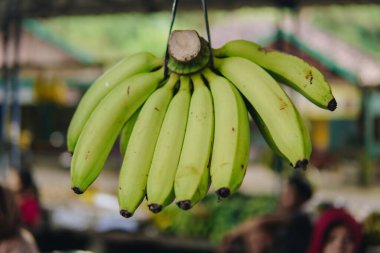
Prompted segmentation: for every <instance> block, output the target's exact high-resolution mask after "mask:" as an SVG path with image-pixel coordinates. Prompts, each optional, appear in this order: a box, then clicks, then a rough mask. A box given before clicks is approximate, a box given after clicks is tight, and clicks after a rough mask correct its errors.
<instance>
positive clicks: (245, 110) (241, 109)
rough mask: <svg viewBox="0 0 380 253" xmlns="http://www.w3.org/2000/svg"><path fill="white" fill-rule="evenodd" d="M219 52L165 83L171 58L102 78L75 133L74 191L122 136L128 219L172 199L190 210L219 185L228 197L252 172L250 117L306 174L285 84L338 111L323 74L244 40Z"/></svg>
mask: <svg viewBox="0 0 380 253" xmlns="http://www.w3.org/2000/svg"><path fill="white" fill-rule="evenodd" d="M213 55H214V58H213V63H214V64H213V68H210V67H208V66H206V67H205V68H203V69H202V70H201V71H199V72H198V73H194V74H189V75H178V74H176V73H174V72H170V73H169V77H168V78H165V77H164V76H165V75H164V67H163V65H164V63H163V60H162V59H159V58H157V57H155V56H153V55H152V54H150V53H146V52H143V53H138V54H135V55H132V56H129V57H127V58H126V59H123V60H122V61H120V62H119V63H117V64H116V65H115V66H113V67H112V68H110V69H109V70H108V71H107V72H105V73H104V74H103V75H102V76H101V77H99V78H98V79H97V80H96V81H95V83H94V84H93V85H92V86H91V87H90V88H89V89H88V91H87V92H86V93H85V95H84V96H83V98H82V99H81V101H80V103H79V105H78V107H77V110H76V112H75V114H74V116H73V118H72V121H71V123H70V126H69V129H68V136H67V138H68V143H67V146H68V150H69V151H71V152H73V157H72V164H71V179H72V189H73V190H74V192H75V193H78V194H80V193H83V192H84V191H85V190H86V189H87V188H88V187H89V186H90V185H91V184H92V183H93V181H94V180H95V179H96V178H97V177H98V175H99V174H100V172H101V170H102V168H103V167H104V164H105V161H106V159H107V157H108V155H109V153H110V151H111V149H112V147H113V145H114V143H115V142H116V140H117V138H118V137H119V136H120V151H121V154H122V156H123V163H122V167H121V170H120V176H119V186H118V199H119V206H120V214H121V215H122V216H124V217H127V218H128V217H131V216H132V215H133V214H134V212H135V211H136V209H137V208H138V206H139V205H140V204H141V202H142V201H143V199H144V198H145V197H146V198H147V201H148V205H149V209H150V210H151V211H152V212H154V213H158V212H160V211H161V210H162V209H163V208H164V207H166V206H168V205H169V204H170V203H172V202H173V201H175V202H176V203H177V205H178V207H180V208H181V209H184V210H188V209H190V208H191V207H193V206H194V205H195V204H196V203H197V202H199V201H200V200H202V199H203V198H204V197H205V196H206V195H207V193H208V191H209V188H210V185H212V187H213V188H214V189H215V191H216V193H217V195H218V197H219V198H227V197H228V196H229V195H231V194H232V193H234V192H235V191H237V190H238V189H239V187H240V185H241V183H242V181H243V179H244V175H245V172H246V169H247V166H248V161H249V148H250V128H249V117H248V115H249V114H250V115H251V116H252V118H253V119H254V121H255V122H256V124H257V126H258V127H259V129H260V131H261V133H262V135H263V136H264V138H265V140H266V141H267V143H268V144H269V146H270V147H271V149H273V150H274V151H275V152H276V153H278V154H279V155H281V156H282V157H283V158H284V159H286V160H287V161H288V162H289V163H290V164H291V165H292V166H293V167H295V168H303V169H305V168H306V166H307V164H308V160H309V158H310V155H311V141H310V136H309V131H308V129H307V128H306V126H305V124H304V122H303V119H302V118H301V116H300V114H299V112H298V111H297V109H296V107H295V106H294V104H293V102H292V101H291V99H290V98H289V96H288V95H287V94H286V93H285V91H284V90H283V88H282V87H281V85H279V83H278V82H281V83H284V84H286V85H289V86H290V87H292V88H294V89H295V90H296V91H298V92H299V93H301V94H302V95H303V96H305V97H306V98H307V99H309V100H310V101H311V102H313V103H314V104H316V105H317V106H319V107H321V108H323V109H328V110H331V111H333V110H335V109H336V106H337V103H336V101H335V99H334V97H333V95H332V93H331V88H330V85H329V84H328V83H327V82H326V80H325V78H324V77H323V75H322V74H321V72H320V71H318V70H317V69H316V68H314V67H312V66H310V65H308V64H307V63H306V62H304V61H303V60H301V59H299V58H297V57H295V56H292V55H288V54H285V53H281V52H277V51H267V50H265V49H263V48H261V47H260V46H259V45H257V44H255V43H253V42H249V41H244V40H236V41H230V42H228V43H227V44H225V45H224V46H223V47H221V48H219V49H214V50H213Z"/></svg>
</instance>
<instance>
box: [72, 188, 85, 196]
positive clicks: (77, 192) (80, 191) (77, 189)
mask: <svg viewBox="0 0 380 253" xmlns="http://www.w3.org/2000/svg"><path fill="white" fill-rule="evenodd" d="M71 189H72V190H73V192H75V193H76V194H78V195H79V194H83V192H84V191H82V190H81V189H80V188H79V187H73V188H71Z"/></svg>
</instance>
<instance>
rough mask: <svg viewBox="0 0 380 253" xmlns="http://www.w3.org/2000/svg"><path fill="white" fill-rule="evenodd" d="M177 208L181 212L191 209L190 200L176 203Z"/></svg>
mask: <svg viewBox="0 0 380 253" xmlns="http://www.w3.org/2000/svg"><path fill="white" fill-rule="evenodd" d="M177 206H178V207H179V208H181V209H182V210H189V209H190V208H191V200H182V201H178V202H177Z"/></svg>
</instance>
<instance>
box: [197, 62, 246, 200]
mask: <svg viewBox="0 0 380 253" xmlns="http://www.w3.org/2000/svg"><path fill="white" fill-rule="evenodd" d="M203 74H204V75H205V77H206V79H207V80H208V83H209V86H210V88H211V94H212V98H213V101H214V113H215V132H214V144H213V150H212V156H211V157H212V159H211V170H210V173H211V184H212V185H213V186H214V188H215V189H216V192H217V194H218V196H219V197H220V198H226V197H228V196H229V195H230V194H231V193H233V192H235V191H236V190H237V189H238V188H239V186H240V185H241V183H242V182H243V179H244V175H245V172H246V169H247V166H248V160H249V147H250V146H249V144H250V128H249V119H248V111H247V108H246V106H245V104H244V101H243V98H242V97H241V95H240V93H239V92H238V91H237V90H236V88H235V87H234V86H233V85H232V84H231V83H230V82H229V81H228V80H227V79H226V78H224V77H222V76H218V75H216V74H214V73H213V72H212V71H211V70H209V69H207V70H205V71H204V72H203Z"/></svg>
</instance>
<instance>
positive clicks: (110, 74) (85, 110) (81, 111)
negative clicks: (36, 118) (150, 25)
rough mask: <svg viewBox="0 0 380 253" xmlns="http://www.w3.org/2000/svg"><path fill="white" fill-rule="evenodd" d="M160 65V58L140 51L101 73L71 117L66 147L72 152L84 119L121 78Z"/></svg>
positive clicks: (147, 70) (84, 122)
mask: <svg viewBox="0 0 380 253" xmlns="http://www.w3.org/2000/svg"><path fill="white" fill-rule="evenodd" d="M160 66H162V60H161V59H158V58H157V57H155V56H154V55H152V54H150V53H147V52H142V53H137V54H135V55H132V56H129V57H127V58H125V59H123V60H121V61H120V62H118V63H117V64H116V65H114V66H113V67H112V68H110V69H109V70H108V71H106V72H105V73H104V74H103V75H101V76H100V77H99V78H98V79H97V80H96V81H95V82H94V83H93V84H92V85H91V86H90V88H89V89H88V90H87V92H86V93H85V94H84V96H83V97H82V99H81V100H80V102H79V105H78V107H77V109H76V111H75V113H74V115H73V118H72V119H71V122H70V125H69V129H68V132H67V149H68V151H69V152H73V151H74V149H75V145H76V143H77V141H78V138H79V135H80V134H81V132H82V129H83V127H84V125H85V124H86V121H87V120H88V118H89V117H90V115H91V113H92V112H93V111H94V109H95V107H96V106H97V105H98V104H99V103H100V101H101V100H102V99H103V98H104V97H105V96H106V95H107V94H108V93H109V92H110V91H111V90H112V89H113V88H114V87H115V86H117V85H118V84H119V83H120V82H122V81H123V80H125V79H127V78H129V77H131V76H133V75H135V74H138V73H144V72H150V71H152V70H154V69H157V68H158V67H160Z"/></svg>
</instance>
